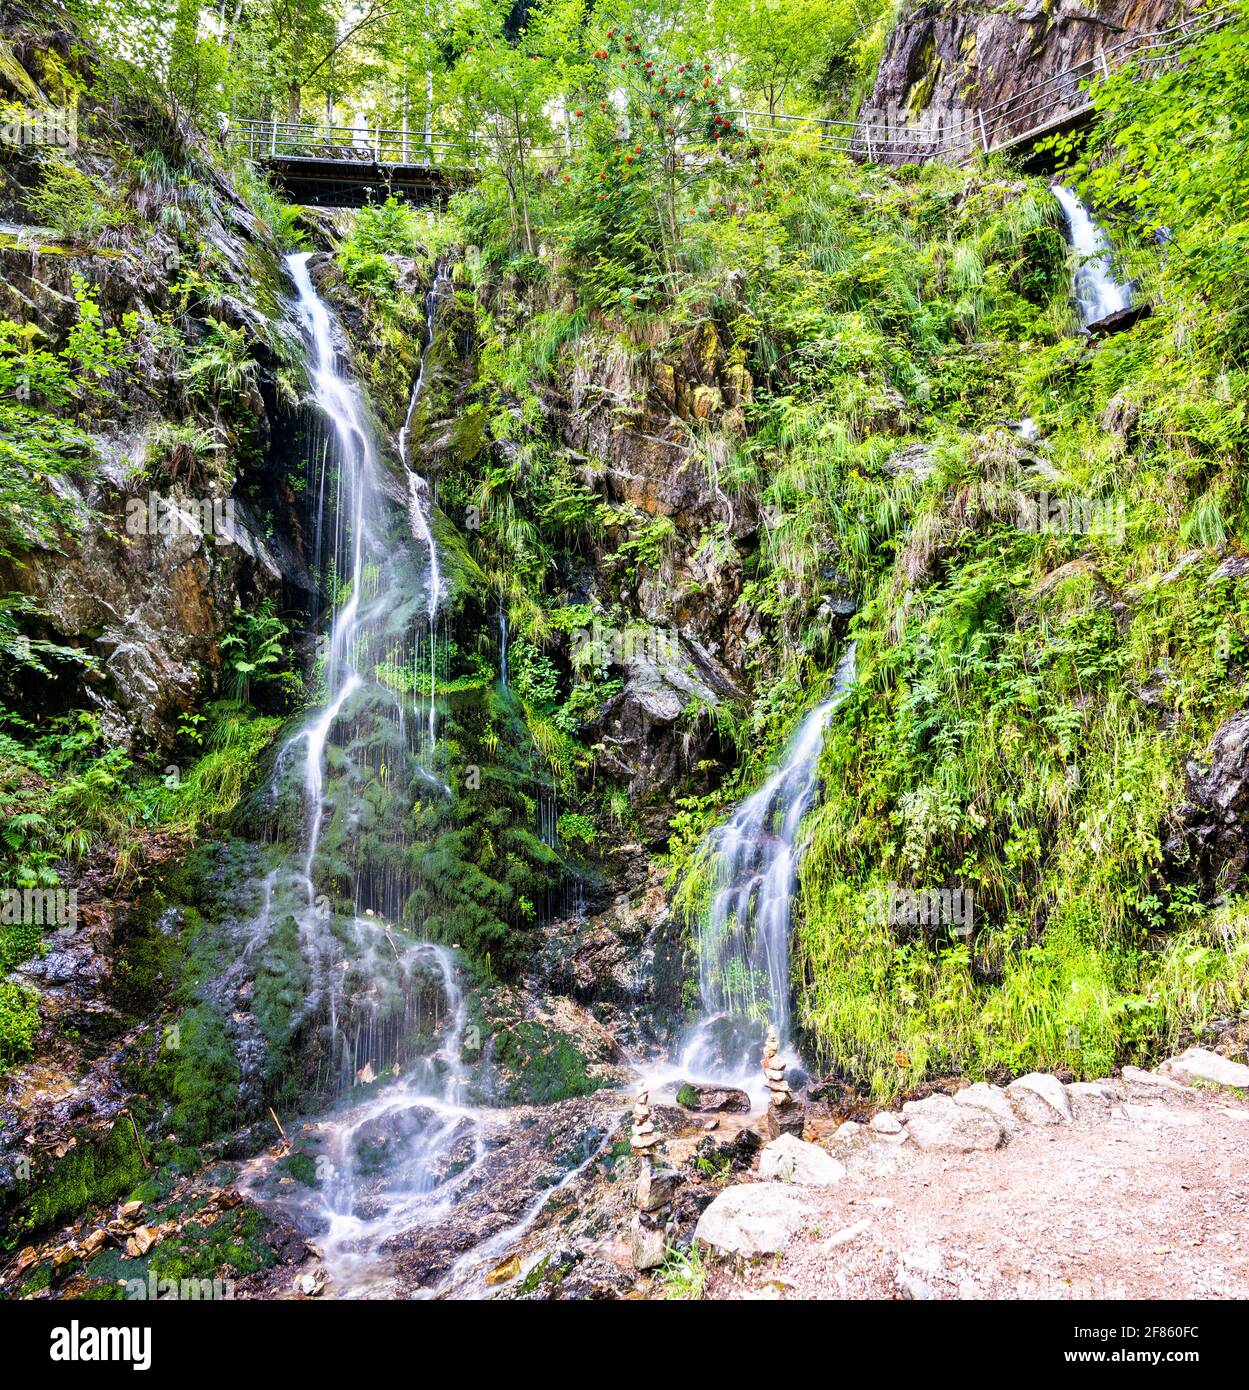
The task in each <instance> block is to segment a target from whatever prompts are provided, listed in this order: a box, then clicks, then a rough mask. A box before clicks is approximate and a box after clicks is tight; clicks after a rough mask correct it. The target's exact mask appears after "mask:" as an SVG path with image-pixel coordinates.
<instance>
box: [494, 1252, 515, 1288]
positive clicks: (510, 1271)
mask: <svg viewBox="0 0 1249 1390" xmlns="http://www.w3.org/2000/svg"><path fill="white" fill-rule="evenodd" d="M519 1273H520V1256H519V1255H509V1256H508V1258H507V1259H506V1260H504V1261H503V1262H502V1263H501V1264H497V1265H495V1267H494V1268H493V1269H492V1270H491V1271H490V1272H489V1273H488V1274H487V1275H486V1283H487V1284H489V1285H491V1286H492V1287H493V1286H494V1285H496V1284H506V1283H508V1282H509V1281H510V1280H512V1279H515V1278H516V1276H517V1275H518V1274H519Z"/></svg>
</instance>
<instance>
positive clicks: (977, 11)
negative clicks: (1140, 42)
mask: <svg viewBox="0 0 1249 1390" xmlns="http://www.w3.org/2000/svg"><path fill="white" fill-rule="evenodd" d="M1194 8H1195V6H1193V5H1191V4H1189V3H1186V0H1092V3H1089V4H1085V3H1081V0H1057V3H1053V0H1050V2H1049V3H1045V0H1024V2H1023V3H1022V4H1015V3H1009V0H1008V3H1005V4H1000V5H993V4H977V3H969V0H952V3H951V2H950V0H945V3H942V0H936V3H931V2H930V3H924V4H920V5H914V6H911V7H908V9H907V11H906V13H905V14H904V15H903V17H902V18H901V19H900V20H899V22H898V24H897V27H896V28H895V29H894V31H893V33H892V34H891V35H890V37H889V40H888V42H887V43H886V45H885V51H884V56H883V57H882V59H881V64H880V70H879V72H878V74H877V77H876V84H875V86H874V88H873V90H872V94H871V97H870V99H869V101H868V102H867V103H866V105H867V106H868V107H870V108H872V109H874V110H887V109H889V108H890V107H891V106H893V105H896V106H897V107H898V108H900V109H902V110H903V111H905V112H906V113H907V114H908V115H910V116H917V115H918V114H919V113H920V112H924V111H933V110H941V109H945V110H949V109H950V108H960V107H970V108H972V109H983V108H987V107H991V106H994V105H995V104H996V103H998V102H1001V101H1006V100H1008V99H1009V98H1011V97H1013V96H1015V95H1017V94H1018V93H1020V92H1023V91H1025V90H1026V89H1028V88H1029V87H1033V86H1035V85H1036V84H1038V83H1042V82H1044V81H1046V79H1048V78H1050V77H1053V76H1054V75H1055V74H1056V73H1060V72H1064V71H1066V70H1067V69H1069V68H1072V67H1074V66H1075V65H1076V64H1078V63H1081V62H1083V61H1084V60H1085V59H1089V58H1094V57H1096V55H1097V54H1098V53H1099V52H1100V51H1101V50H1102V49H1104V48H1109V47H1111V46H1113V45H1114V44H1116V43H1119V42H1121V41H1122V40H1123V39H1124V38H1125V37H1127V36H1129V35H1132V34H1141V33H1147V32H1149V31H1150V30H1154V29H1159V28H1162V27H1164V26H1166V25H1168V24H1171V23H1175V22H1177V21H1178V20H1179V19H1181V18H1182V17H1183V16H1184V15H1185V14H1187V13H1190V12H1191V11H1192V10H1193V9H1194Z"/></svg>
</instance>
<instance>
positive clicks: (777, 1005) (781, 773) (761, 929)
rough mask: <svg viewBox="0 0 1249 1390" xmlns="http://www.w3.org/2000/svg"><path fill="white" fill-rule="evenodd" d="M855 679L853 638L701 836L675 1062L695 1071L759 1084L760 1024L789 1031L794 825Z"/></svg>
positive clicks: (692, 1074) (690, 1073)
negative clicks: (688, 1007)
mask: <svg viewBox="0 0 1249 1390" xmlns="http://www.w3.org/2000/svg"><path fill="white" fill-rule="evenodd" d="M853 682H854V644H853V643H851V645H850V646H849V647H848V648H847V649H846V651H845V653H844V654H843V656H842V658H841V660H840V661H839V662H838V664H837V670H836V673H835V675H834V678H833V689H832V693H831V694H830V695H829V697H828V699H826V700H825V701H824V702H823V703H822V704H820V705H818V706H817V707H816V708H815V709H813V710H812V711H811V713H810V714H808V715H807V717H806V718H805V719H804V720H803V721H802V723H801V724H800V725H799V726H798V729H797V732H796V733H795V734H794V736H793V738H792V739H791V741H790V743H789V746H788V747H787V748H786V750H785V756H784V761H783V763H782V765H781V767H780V768H779V769H778V770H777V771H776V772H775V773H773V774H772V776H771V777H769V778H768V780H767V781H766V782H765V783H764V784H763V786H761V787H760V788H759V790H758V791H756V792H754V793H753V794H752V795H751V796H749V797H747V799H746V800H745V801H743V802H742V803H741V805H740V806H738V808H737V810H736V811H735V812H734V813H733V815H732V816H731V817H730V818H729V819H728V820H727V821H726V822H725V823H724V824H723V825H721V826H718V827H717V828H716V829H715V830H713V831H712V832H711V834H710V836H709V837H708V841H707V846H706V852H707V854H708V855H709V858H710V873H711V902H710V907H709V910H708V911H707V913H706V914H705V917H704V919H703V921H702V922H701V923H700V924H699V935H698V984H699V993H700V995H701V1001H702V1016H701V1017H700V1018H699V1020H698V1022H697V1023H696V1024H695V1026H694V1028H693V1030H692V1032H691V1033H690V1035H689V1037H688V1039H687V1041H686V1044H685V1047H684V1049H683V1052H682V1055H681V1060H680V1069H681V1073H682V1075H683V1076H684V1077H686V1078H688V1079H690V1080H695V1081H723V1082H728V1083H731V1084H734V1085H738V1086H742V1087H744V1088H745V1089H747V1090H756V1089H757V1081H758V1075H759V1057H760V1054H761V1051H762V1040H763V1033H764V1029H765V1028H766V1025H767V1024H769V1023H770V1024H771V1025H772V1026H773V1027H775V1029H776V1031H777V1035H778V1037H779V1038H780V1039H781V1042H782V1044H784V1042H785V1041H787V1039H788V1035H789V1023H790V1008H789V994H790V982H789V928H790V920H791V908H792V903H793V896H794V888H795V883H796V877H797V870H798V862H799V858H800V856H801V853H802V845H801V842H800V833H801V830H802V822H803V818H804V816H805V815H806V813H807V812H808V811H809V810H810V809H811V804H812V802H813V800H814V798H815V791H816V787H817V781H818V771H819V762H820V752H821V750H822V749H823V746H824V735H825V731H826V730H827V728H828V722H829V720H830V719H831V718H832V715H833V711H834V710H835V709H836V708H837V706H838V705H839V704H840V703H841V701H842V700H843V699H844V698H845V697H846V695H847V694H848V693H849V690H850V687H851V685H852V684H853Z"/></svg>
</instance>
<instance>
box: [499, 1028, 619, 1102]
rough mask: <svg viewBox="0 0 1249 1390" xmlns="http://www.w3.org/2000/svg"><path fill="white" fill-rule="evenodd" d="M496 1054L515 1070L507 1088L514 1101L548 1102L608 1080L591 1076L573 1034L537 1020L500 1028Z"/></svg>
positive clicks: (590, 1089)
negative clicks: (546, 1025)
mask: <svg viewBox="0 0 1249 1390" xmlns="http://www.w3.org/2000/svg"><path fill="white" fill-rule="evenodd" d="M495 1057H496V1060H497V1061H498V1063H499V1064H500V1066H502V1067H504V1068H506V1069H507V1070H508V1071H509V1072H511V1073H514V1074H513V1075H511V1076H509V1078H508V1083H507V1088H506V1091H507V1099H508V1100H509V1101H511V1102H512V1103H514V1104H525V1105H549V1104H551V1103H552V1102H554V1101H558V1100H569V1099H571V1098H572V1097H574V1096H586V1095H589V1094H590V1093H591V1092H593V1091H597V1090H598V1089H599V1088H600V1087H601V1086H603V1085H604V1084H606V1083H604V1082H602V1081H597V1080H595V1079H594V1078H593V1077H592V1076H590V1074H589V1072H588V1071H587V1070H586V1060H585V1058H584V1057H583V1056H582V1054H581V1053H580V1052H579V1051H578V1050H577V1047H576V1044H575V1043H574V1042H573V1040H572V1039H571V1038H569V1037H567V1036H566V1035H565V1034H563V1033H558V1032H555V1031H554V1030H553V1029H549V1028H542V1027H539V1026H538V1024H536V1023H529V1022H522V1023H517V1024H515V1025H513V1026H512V1027H511V1028H507V1029H505V1030H503V1031H502V1032H500V1033H499V1034H498V1035H497V1037H496V1047H495Z"/></svg>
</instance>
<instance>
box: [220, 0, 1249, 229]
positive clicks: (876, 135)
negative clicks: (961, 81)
mask: <svg viewBox="0 0 1249 1390" xmlns="http://www.w3.org/2000/svg"><path fill="white" fill-rule="evenodd" d="M1232 10H1233V7H1232V6H1231V5H1224V6H1221V7H1219V8H1217V9H1212V10H1207V11H1203V12H1202V13H1200V14H1196V15H1192V16H1190V17H1189V18H1187V19H1184V20H1182V21H1181V22H1179V23H1178V24H1174V25H1171V26H1170V27H1169V28H1165V29H1159V30H1156V31H1154V32H1152V33H1148V34H1133V35H1131V36H1129V37H1128V38H1125V39H1123V40H1121V41H1120V42H1119V43H1117V44H1113V45H1111V46H1109V47H1107V48H1103V49H1101V50H1100V51H1099V52H1098V53H1096V54H1095V55H1094V56H1093V57H1091V58H1088V59H1086V60H1085V61H1083V62H1081V63H1077V64H1076V65H1075V66H1074V67H1072V68H1069V69H1067V70H1065V71H1063V72H1060V73H1056V74H1055V75H1054V76H1052V77H1048V78H1045V79H1044V80H1043V81H1040V82H1037V83H1034V84H1033V85H1032V86H1029V87H1027V88H1025V89H1024V90H1023V91H1021V92H1017V93H1015V94H1014V95H1013V96H1011V97H1008V98H1007V99H1006V100H1004V101H1000V102H997V103H996V104H995V105H993V106H987V107H983V108H975V107H964V108H956V109H951V110H930V111H925V112H920V113H919V114H918V116H909V115H907V116H900V115H899V113H897V112H880V111H872V112H866V113H864V114H863V115H862V116H861V117H860V118H859V119H858V120H854V121H837V120H828V119H824V118H821V117H808V116H783V115H773V114H769V113H767V112H760V111H744V110H743V111H731V112H728V113H726V114H728V115H730V116H732V117H733V118H734V120H735V122H736V123H737V124H739V125H740V126H741V127H742V128H743V130H744V131H745V132H746V134H747V137H748V138H750V139H751V140H754V141H760V140H767V139H770V138H774V137H779V136H792V137H795V138H798V139H810V140H812V141H813V142H814V143H815V145H816V147H817V148H819V149H822V150H828V151H834V152H838V153H841V154H845V155H848V156H850V157H851V158H854V159H866V160H872V161H876V162H879V163H886V164H901V163H908V162H912V163H923V162H926V161H928V160H934V159H940V160H948V161H950V162H952V163H966V162H968V161H969V160H971V159H974V158H975V157H976V156H977V155H979V154H982V153H986V152H988V153H994V152H997V151H999V150H1004V151H1021V152H1023V151H1027V150H1028V149H1030V148H1031V147H1032V146H1033V145H1035V144H1036V143H1037V142H1038V141H1040V140H1042V139H1044V138H1045V137H1047V136H1050V135H1055V134H1060V133H1062V132H1064V131H1068V130H1076V129H1080V128H1081V127H1082V126H1084V125H1087V124H1088V123H1089V122H1090V120H1091V118H1092V113H1093V99H1092V92H1093V89H1094V88H1095V86H1096V85H1097V84H1098V83H1099V82H1101V81H1104V80H1105V78H1107V77H1109V76H1110V74H1111V72H1113V71H1114V70H1115V69H1116V68H1120V67H1123V66H1124V65H1126V64H1128V63H1136V64H1138V65H1139V66H1140V68H1141V70H1142V72H1143V73H1145V74H1149V73H1151V72H1154V71H1157V70H1159V69H1161V68H1164V67H1166V66H1168V65H1170V64H1173V63H1174V62H1176V60H1177V59H1178V58H1179V56H1180V55H1181V54H1182V53H1183V51H1184V49H1185V48H1186V47H1187V46H1188V45H1189V44H1191V43H1192V41H1193V40H1194V39H1195V38H1197V37H1199V36H1200V35H1202V34H1205V33H1208V32H1210V31H1211V30H1213V29H1216V28H1218V27H1219V26H1220V25H1222V24H1224V23H1225V22H1226V21H1227V19H1228V18H1229V17H1230V14H1231V13H1232ZM226 139H227V142H228V143H229V144H230V145H231V146H232V147H233V148H235V149H239V150H244V151H246V157H247V158H248V159H249V160H251V161H253V162H254V163H256V164H258V165H260V166H261V167H263V168H265V169H267V170H269V171H270V172H271V173H272V174H273V176H274V178H275V179H276V181H277V182H278V183H279V184H280V185H281V187H282V188H283V190H284V191H285V192H286V194H287V195H288V196H289V197H290V198H292V199H293V200H294V201H296V202H301V203H310V204H313V205H322V206H331V207H359V206H361V205H362V204H363V203H366V202H368V201H369V200H370V199H371V198H372V197H375V196H376V195H378V194H382V195H384V194H386V193H388V192H390V193H394V194H396V195H398V196H400V197H403V198H406V199H408V200H409V201H411V202H416V203H432V202H438V201H440V200H442V199H443V198H445V197H446V196H447V194H448V193H450V192H452V191H453V190H454V189H456V188H458V187H463V186H464V185H465V184H467V183H470V182H471V181H472V180H473V178H474V177H475V176H476V172H477V170H478V169H479V168H480V167H481V165H482V163H483V161H484V160H486V159H488V158H489V155H488V152H487V150H486V147H485V146H484V145H483V144H482V143H481V142H479V141H478V140H477V139H476V138H475V137H469V138H467V139H463V138H460V139H449V138H445V137H440V136H435V135H433V134H430V133H428V132H412V131H404V130H384V129H380V128H378V129H368V128H365V127H354V126H335V125H316V124H312V123H291V122H286V121H240V122H238V123H237V124H235V125H232V126H231V127H230V128H229V130H228V131H227V133H226ZM699 148H701V147H699ZM574 149H575V143H574V138H573V134H572V131H571V130H570V129H569V130H566V143H565V145H564V147H563V148H561V149H547V150H533V151H531V152H530V157H531V158H532V159H533V161H534V164H535V166H536V167H538V168H543V167H545V168H550V167H554V166H557V165H558V164H559V163H560V162H561V161H562V160H563V159H565V158H567V157H568V156H569V155H570V154H572V153H573V152H574ZM687 158H688V159H690V160H691V161H693V160H697V159H698V158H699V154H698V152H697V150H696V148H695V147H691V150H690V153H689V155H688V156H687Z"/></svg>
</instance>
